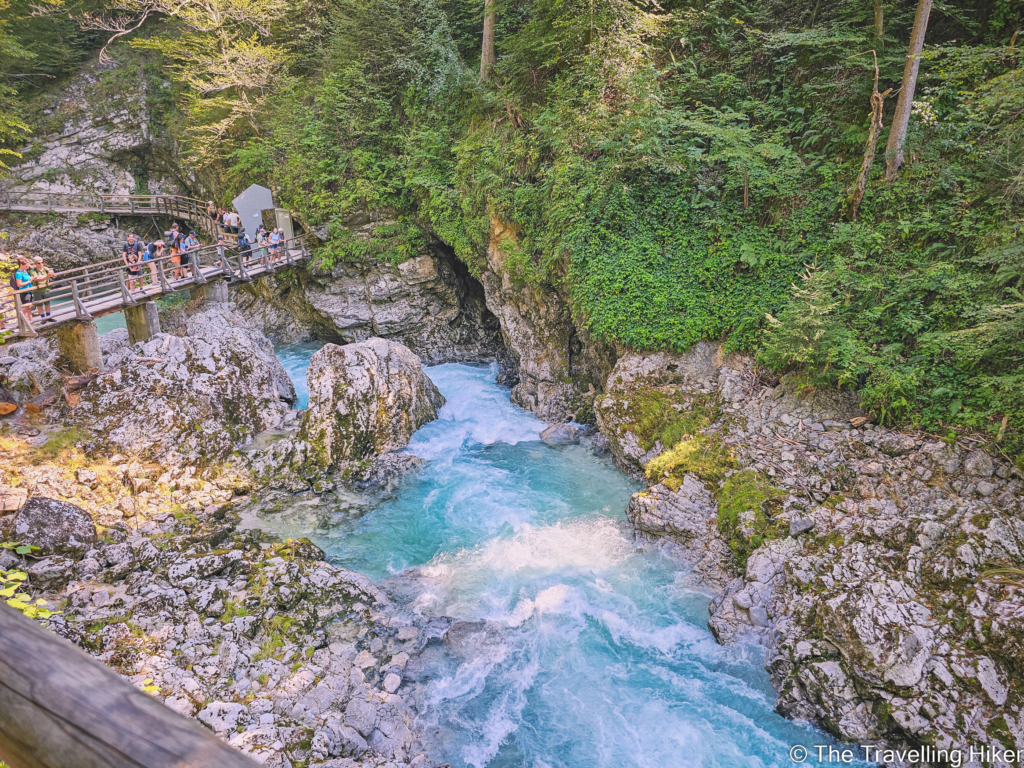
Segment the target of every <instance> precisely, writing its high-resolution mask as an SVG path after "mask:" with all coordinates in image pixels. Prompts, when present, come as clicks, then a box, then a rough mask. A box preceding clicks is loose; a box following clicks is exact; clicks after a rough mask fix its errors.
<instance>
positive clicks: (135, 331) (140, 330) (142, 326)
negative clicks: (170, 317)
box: [124, 301, 160, 344]
mask: <svg viewBox="0 0 1024 768" xmlns="http://www.w3.org/2000/svg"><path fill="white" fill-rule="evenodd" d="M124 319H125V323H126V324H127V326H128V343H129V344H138V343H139V342H140V341H149V340H150V338H152V337H153V335H154V334H157V333H160V310H159V309H157V306H156V302H155V301H144V302H142V303H141V304H137V305H135V306H134V307H125V308H124Z"/></svg>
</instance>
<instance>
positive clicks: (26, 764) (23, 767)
mask: <svg viewBox="0 0 1024 768" xmlns="http://www.w3.org/2000/svg"><path fill="white" fill-rule="evenodd" d="M0 758H3V759H4V760H5V761H6V762H7V763H8V764H9V765H10V766H11V768H254V766H255V765H256V763H255V762H253V761H251V760H250V759H249V758H247V757H245V756H244V755H242V754H241V753H239V752H236V751H235V750H233V749H231V747H229V746H228V745H227V744H225V743H223V742H222V741H220V740H219V739H217V737H215V736H214V735H213V734H212V733H210V732H209V731H207V730H205V729H204V728H203V727H202V726H201V725H199V724H198V723H196V722H195V721H193V720H189V719H187V718H185V717H183V716H182V715H179V714H178V713H176V712H173V711H171V710H170V709H168V708H167V707H165V706H164V705H163V704H162V703H161V702H160V701H159V700H158V699H155V698H153V697H152V696H149V695H147V694H145V693H143V692H142V691H140V690H138V689H137V688H134V687H133V686H131V685H129V684H128V683H126V682H125V681H124V680H122V679H121V678H120V677H118V676H117V675H116V674H115V673H114V672H112V671H111V670H109V669H107V668H106V667H104V666H103V665H102V664H100V663H99V662H98V661H96V660H95V659H92V658H90V657H89V656H87V655H86V654H85V653H84V652H82V651H81V650H80V649H78V648H77V647H75V646H74V645H72V644H71V643H69V642H68V641H67V640H63V639H62V638H60V637H58V636H57V635H55V634H53V633H52V632H47V631H46V630H44V629H43V628H42V627H40V626H39V625H38V624H36V623H35V622H34V621H31V620H30V619H26V618H25V617H24V616H22V615H21V614H20V613H19V612H17V611H15V610H14V609H12V608H8V607H7V606H6V605H2V604H0Z"/></svg>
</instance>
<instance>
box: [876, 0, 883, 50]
mask: <svg viewBox="0 0 1024 768" xmlns="http://www.w3.org/2000/svg"><path fill="white" fill-rule="evenodd" d="M884 34H885V9H883V8H882V0H875V37H877V38H878V39H879V40H881V39H882V36H883V35H884Z"/></svg>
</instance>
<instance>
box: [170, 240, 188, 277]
mask: <svg viewBox="0 0 1024 768" xmlns="http://www.w3.org/2000/svg"><path fill="white" fill-rule="evenodd" d="M186 263H187V262H186ZM171 266H172V267H173V270H172V272H171V274H172V275H173V276H174V279H175V280H181V278H183V277H184V276H185V270H184V269H182V268H181V249H180V248H178V246H177V245H172V246H171Z"/></svg>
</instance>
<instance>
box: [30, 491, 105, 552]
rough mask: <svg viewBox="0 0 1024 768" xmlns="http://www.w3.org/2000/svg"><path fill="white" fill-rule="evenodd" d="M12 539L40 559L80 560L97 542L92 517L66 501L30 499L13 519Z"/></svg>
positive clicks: (40, 497) (39, 497)
mask: <svg viewBox="0 0 1024 768" xmlns="http://www.w3.org/2000/svg"><path fill="white" fill-rule="evenodd" d="M11 536H12V537H13V538H14V539H15V540H16V541H18V542H19V543H21V544H28V545H30V546H33V547H39V550H38V552H37V553H36V554H39V555H69V556H72V557H81V556H82V555H84V554H85V552H86V550H88V549H89V547H91V546H92V545H93V544H94V543H95V542H96V526H95V525H94V524H93V521H92V516H90V515H89V513H88V512H86V511H85V510H84V509H82V508H81V507H76V506H75V505H74V504H69V503H68V502H66V501H57V500H56V499H48V498H45V497H43V496H33V497H32V498H31V499H29V500H28V501H26V502H25V503H24V504H23V505H22V507H21V509H20V510H18V512H17V514H16V515H15V517H14V522H13V525H12V526H11Z"/></svg>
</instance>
